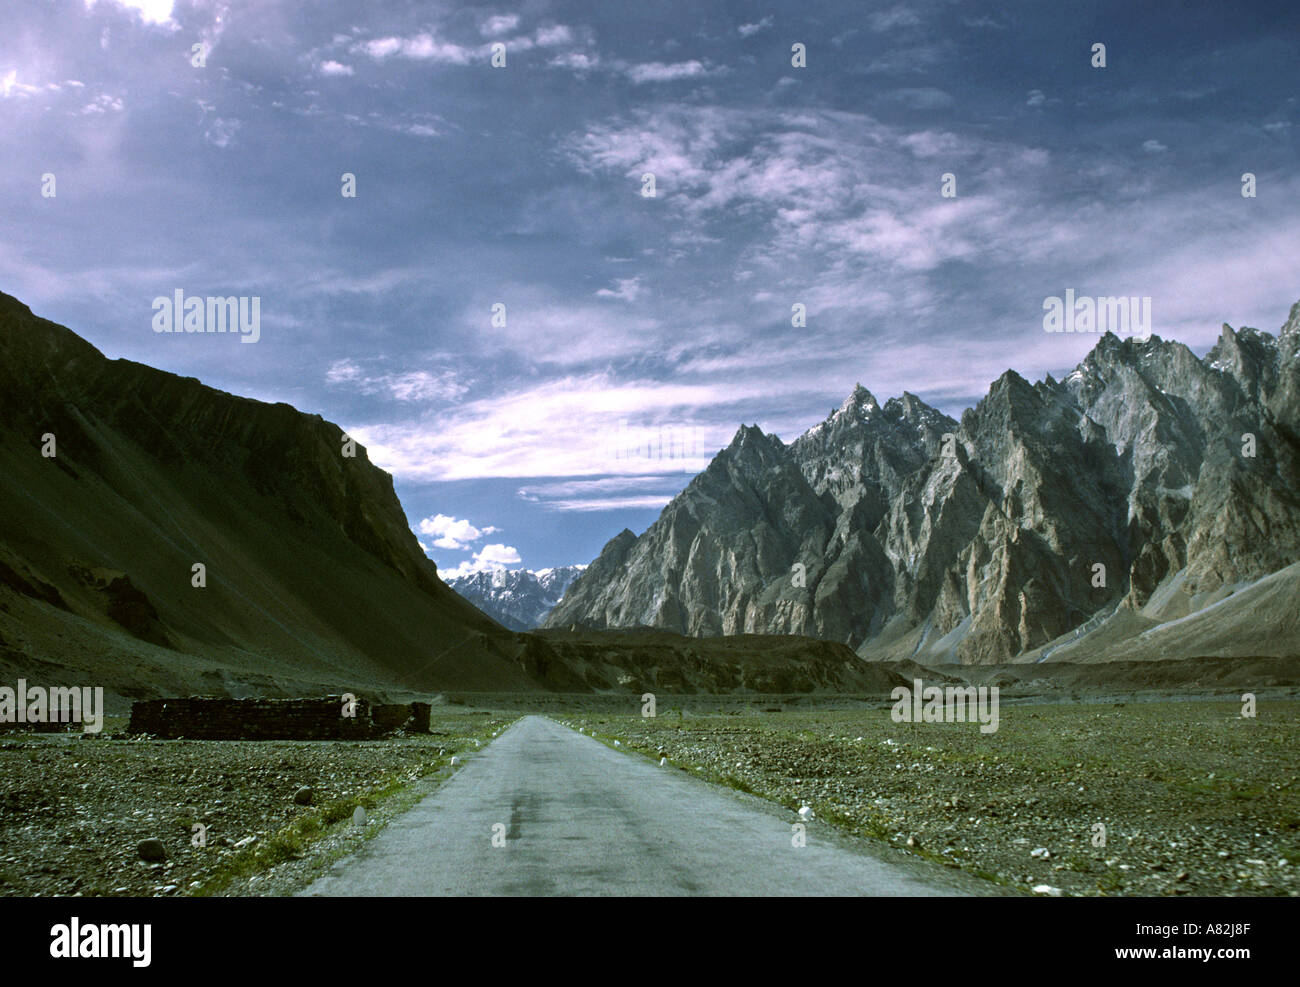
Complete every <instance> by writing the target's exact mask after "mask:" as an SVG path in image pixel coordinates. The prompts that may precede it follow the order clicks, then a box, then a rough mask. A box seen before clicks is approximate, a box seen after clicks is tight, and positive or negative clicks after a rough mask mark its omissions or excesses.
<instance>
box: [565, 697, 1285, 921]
mask: <svg viewBox="0 0 1300 987" xmlns="http://www.w3.org/2000/svg"><path fill="white" fill-rule="evenodd" d="M770 709H772V710H773V711H769V712H760V713H755V712H745V713H741V712H734V713H730V714H728V713H719V714H713V715H700V714H698V713H694V714H693V713H691V712H689V711H688V712H686V714H685V715H680V714H679V713H678V712H677V711H676V710H674V709H671V708H668V704H667V703H665V702H664V700H663V699H662V698H661V700H660V704H659V707H658V709H657V711H656V712H657V715H656V716H655V717H654V718H653V719H649V718H642V717H640V716H637V715H635V714H631V715H622V716H612V715H600V714H583V715H577V714H570V715H569V716H567V717H557V718H560V719H562V720H563V722H566V723H568V724H569V725H570V726H573V727H574V728H579V727H581V728H583V729H584V730H586V731H587V732H588V733H591V732H595V733H596V734H597V736H598V737H599V738H600V739H603V740H605V741H606V742H607V743H612V742H613V740H614V739H616V738H617V739H618V740H619V741H620V746H621V747H622V748H623V749H625V750H626V749H631V750H632V751H636V752H640V753H642V754H646V755H649V756H651V757H655V758H659V757H666V758H667V759H668V762H669V764H670V765H672V766H675V767H678V768H681V769H685V770H691V771H696V772H698V773H700V775H701V776H702V777H708V778H712V779H713V780H716V781H718V782H721V783H723V784H728V785H731V786H732V787H735V788H738V789H742V790H744V791H749V792H753V793H756V794H758V795H761V796H763V797H766V798H770V799H772V800H774V801H777V802H780V803H784V804H785V805H787V806H789V807H790V808H792V809H798V808H799V807H801V806H803V805H808V806H810V807H811V808H812V809H813V811H814V812H815V813H816V818H815V820H814V822H813V825H815V826H816V825H833V826H838V827H841V828H843V829H846V830H849V831H852V832H856V833H859V834H862V835H865V836H870V837H873V838H877V839H881V840H884V841H887V842H889V843H891V844H893V845H895V846H901V847H907V848H909V849H911V850H912V851H913V852H916V853H918V854H921V855H924V856H928V857H931V858H933V859H936V860H939V861H942V862H943V863H945V864H948V865H949V866H953V867H961V868H963V869H965V870H968V871H970V872H972V873H975V874H978V875H980V876H983V877H986V878H989V879H991V880H994V881H998V882H1000V883H1002V884H1004V885H1007V886H1008V887H1012V888H1016V889H1020V890H1025V891H1032V890H1034V889H1035V888H1038V889H1040V890H1039V891H1038V893H1040V894H1066V895H1184V894H1185V895H1197V896H1216V895H1296V894H1300V703H1297V702H1295V701H1292V700H1275V701H1261V703H1260V706H1259V710H1258V716H1257V717H1256V718H1255V719H1243V718H1242V716H1241V715H1240V714H1241V705H1240V703H1236V702H1231V703H1228V702H1220V701H1213V702H1159V703H1133V702H1127V703H1126V702H1116V703H1105V704H1077V705H1061V706H1049V705H1023V706H1019V705H1018V706H1007V705H1004V706H1003V707H1002V710H1001V724H1000V728H999V730H998V731H997V732H996V733H995V734H990V735H986V734H981V733H980V732H979V729H978V726H977V725H975V724H961V723H954V724H919V725H916V726H913V725H911V724H907V723H894V722H893V721H892V720H891V718H890V715H889V711H888V709H887V708H882V707H880V706H876V707H874V708H866V707H865V704H864V708H862V709H859V710H856V711H849V710H843V709H838V710H823V711H804V710H795V711H780V712H777V711H775V707H770ZM1098 824H1102V825H1103V826H1104V827H1105V843H1104V845H1095V842H1094V841H1097V840H1099V839H1100V836H1101V833H1102V831H1101V830H1100V829H1098V828H1096V827H1097V826H1098Z"/></svg>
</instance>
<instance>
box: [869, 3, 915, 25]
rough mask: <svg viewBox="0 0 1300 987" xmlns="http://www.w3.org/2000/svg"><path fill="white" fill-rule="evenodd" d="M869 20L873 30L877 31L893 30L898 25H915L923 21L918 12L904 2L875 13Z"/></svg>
mask: <svg viewBox="0 0 1300 987" xmlns="http://www.w3.org/2000/svg"><path fill="white" fill-rule="evenodd" d="M868 20H869V21H870V23H871V30H873V31H876V32H883V31H891V30H893V29H894V28H896V27H914V26H915V25H917V24H920V23H921V18H920V17H918V16H917V15H916V12H915V11H913V10H910V9H908V8H907V7H905V6H904V5H902V4H899V5H898V6H896V7H890V8H889V9H888V10H881V11H878V12H876V13H873V14H872V15H871V16H870V17H869V18H868Z"/></svg>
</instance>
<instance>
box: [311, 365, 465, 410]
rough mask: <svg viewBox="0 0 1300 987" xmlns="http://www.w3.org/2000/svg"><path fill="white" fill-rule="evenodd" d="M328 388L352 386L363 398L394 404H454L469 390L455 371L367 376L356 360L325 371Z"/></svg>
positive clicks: (407, 372) (421, 371) (426, 371)
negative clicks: (368, 396)
mask: <svg viewBox="0 0 1300 987" xmlns="http://www.w3.org/2000/svg"><path fill="white" fill-rule="evenodd" d="M325 381H326V383H328V384H350V385H353V386H355V387H356V388H357V389H358V390H360V391H361V393H362V394H387V395H388V396H389V397H391V398H392V399H393V400H395V401H407V402H410V401H434V400H442V401H454V400H456V399H457V398H459V397H460V396H461V395H462V394H464V393H465V392H466V391H467V390H468V387H466V385H465V384H463V383H461V381H460V379H459V378H458V377H457V375H456V373H455V371H452V370H442V371H438V372H430V371H428V370H407V371H404V372H401V373H379V374H367V373H366V372H365V371H364V370H363V369H362V368H361V367H360V366H359V365H358V364H357V363H356V362H354V361H353V360H348V359H345V360H336V361H335V362H334V363H332V364H330V366H329V369H328V370H326V371H325Z"/></svg>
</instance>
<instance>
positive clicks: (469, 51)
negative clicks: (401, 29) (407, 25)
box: [352, 33, 474, 65]
mask: <svg viewBox="0 0 1300 987" xmlns="http://www.w3.org/2000/svg"><path fill="white" fill-rule="evenodd" d="M352 50H353V51H354V52H358V53H361V54H365V55H369V56H370V57H371V58H374V59H376V60H378V61H383V60H384V59H386V58H391V57H393V56H398V57H401V58H410V59H416V60H421V61H434V62H444V63H448V64H452V65H466V64H468V63H469V61H470V59H471V58H472V57H473V55H474V49H473V48H466V47H463V46H462V45H458V44H454V43H452V42H450V41H442V40H439V39H438V38H435V37H434V36H433V35H432V34H429V33H421V34H415V35H411V36H410V37H405V38H403V37H397V36H389V37H386V38H375V39H373V40H371V41H363V42H361V43H359V44H357V45H356V46H355V47H354V48H353V49H352Z"/></svg>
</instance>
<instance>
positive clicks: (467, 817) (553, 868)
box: [303, 716, 971, 895]
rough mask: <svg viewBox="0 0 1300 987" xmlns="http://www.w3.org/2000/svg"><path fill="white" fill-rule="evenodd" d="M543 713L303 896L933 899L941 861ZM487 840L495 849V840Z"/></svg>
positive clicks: (957, 882)
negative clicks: (897, 849)
mask: <svg viewBox="0 0 1300 987" xmlns="http://www.w3.org/2000/svg"><path fill="white" fill-rule="evenodd" d="M794 821H795V817H794V815H793V814H792V813H790V812H789V811H787V810H784V809H782V808H780V807H778V806H772V805H770V804H769V803H765V802H762V801H760V800H758V799H755V798H752V797H748V796H741V795H738V794H737V793H733V792H731V791H729V790H726V789H720V788H718V787H716V786H713V785H710V784H708V783H706V782H703V781H701V780H700V779H698V778H693V777H691V776H690V775H688V774H686V773H685V772H683V771H680V770H677V769H674V768H667V767H664V768H661V767H659V766H658V764H656V763H655V762H654V761H651V760H649V759H647V758H643V757H640V756H637V755H631V754H627V753H623V752H620V751H615V750H611V749H610V748H608V747H606V746H605V745H604V744H602V743H600V742H598V741H595V740H592V739H591V738H590V737H587V736H583V735H582V734H579V733H577V732H576V731H574V730H570V729H569V728H567V727H564V726H561V725H560V724H558V723H556V722H554V721H552V720H548V719H545V718H543V717H539V716H528V717H525V718H523V719H522V720H519V721H517V722H516V723H515V724H513V725H512V726H511V727H510V728H509V729H507V730H506V731H505V732H503V733H502V734H501V736H500V737H498V738H497V739H496V740H494V741H493V742H492V743H491V744H490V745H489V746H488V747H487V748H485V749H484V750H483V751H482V752H481V753H478V754H476V755H473V756H472V757H470V758H469V759H468V760H467V762H466V763H465V765H464V766H463V767H461V768H460V770H459V771H458V772H457V773H456V774H455V775H454V776H453V777H452V778H451V779H450V780H448V781H447V783H446V784H444V785H443V786H442V787H441V788H439V789H438V790H437V791H436V792H434V793H433V794H431V795H429V796H428V797H427V798H425V799H424V800H423V801H421V802H420V803H419V804H418V805H416V806H415V807H414V808H412V809H411V810H410V811H408V812H406V813H404V814H403V815H401V816H399V817H397V818H396V819H395V820H394V821H393V822H392V823H390V824H389V825H388V827H387V828H386V829H385V830H384V831H383V832H382V833H380V834H379V835H378V836H377V837H375V838H374V839H372V840H370V841H368V842H367V843H366V844H365V846H364V847H363V849H361V850H360V851H358V852H357V853H356V854H354V855H352V856H351V857H348V858H345V859H344V860H341V861H339V862H338V863H336V864H335V865H334V867H333V869H332V870H331V871H330V872H329V873H328V874H326V875H324V876H323V877H321V878H320V879H318V880H317V881H316V882H315V883H314V884H312V885H311V886H310V887H309V888H307V889H306V891H304V892H303V893H304V894H308V895H936V894H949V895H950V894H960V893H962V891H961V890H959V889H961V888H965V889H966V890H967V892H969V890H970V888H971V884H970V883H963V881H962V878H960V877H958V876H956V875H953V874H951V873H950V872H948V871H946V870H945V869H944V868H942V867H938V866H935V865H931V864H926V863H924V862H920V861H911V860H908V859H906V858H902V856H901V855H899V854H896V853H892V852H890V851H880V852H881V853H882V854H885V853H888V854H890V855H891V856H897V857H900V859H897V860H894V859H890V860H885V859H883V856H875V855H873V854H872V853H869V852H867V851H866V850H864V849H862V848H860V847H859V846H858V844H857V842H856V841H854V842H850V841H847V840H845V839H843V838H840V837H837V836H834V835H832V834H831V833H830V832H828V831H827V830H826V829H825V828H824V827H823V826H822V825H820V824H818V823H816V822H814V823H812V824H811V825H810V826H809V827H808V834H807V835H808V845H807V846H804V847H799V848H796V847H793V846H792V845H791V824H792V823H793V822H794ZM496 824H501V825H500V826H499V827H498V828H497V830H496V832H498V833H504V836H505V845H504V846H493V833H494V828H493V827H494V825H496Z"/></svg>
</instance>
